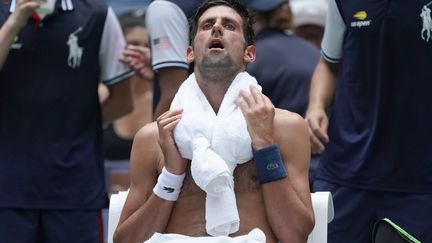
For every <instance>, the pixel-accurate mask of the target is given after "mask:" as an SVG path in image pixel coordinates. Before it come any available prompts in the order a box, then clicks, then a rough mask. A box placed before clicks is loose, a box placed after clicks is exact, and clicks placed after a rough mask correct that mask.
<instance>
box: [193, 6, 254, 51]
mask: <svg viewBox="0 0 432 243" xmlns="http://www.w3.org/2000/svg"><path fill="white" fill-rule="evenodd" d="M216 6H227V7H230V8H232V9H234V10H235V11H236V12H237V13H238V14H239V15H240V16H241V18H242V20H243V32H244V38H245V40H246V45H253V44H254V38H255V35H254V31H253V29H252V25H253V23H254V19H253V17H252V15H251V14H250V13H249V11H248V9H247V8H246V7H245V6H244V5H243V4H242V3H241V2H240V1H239V0H207V1H204V2H203V3H202V4H201V6H200V7H199V8H198V9H197V11H196V12H195V14H194V15H193V16H192V18H191V19H190V21H189V26H190V32H189V33H190V34H189V43H190V45H193V41H194V38H195V35H196V33H197V31H198V20H199V18H200V17H201V16H202V15H203V13H204V12H205V11H207V10H208V9H209V8H212V7H216Z"/></svg>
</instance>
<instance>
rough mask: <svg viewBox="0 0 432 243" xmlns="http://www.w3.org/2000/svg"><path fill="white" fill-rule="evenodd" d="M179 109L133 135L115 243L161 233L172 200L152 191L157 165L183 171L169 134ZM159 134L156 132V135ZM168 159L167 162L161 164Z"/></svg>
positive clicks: (184, 164)
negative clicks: (128, 179)
mask: <svg viewBox="0 0 432 243" xmlns="http://www.w3.org/2000/svg"><path fill="white" fill-rule="evenodd" d="M180 118H181V111H170V112H166V113H164V114H163V115H162V116H161V117H159V118H158V120H157V125H156V123H151V124H148V125H146V126H144V127H143V128H142V129H141V130H140V131H139V132H138V133H137V135H136V136H135V139H134V142H133V146H132V152H131V170H130V171H131V186H130V189H129V193H128V197H127V199H126V202H125V205H124V207H123V210H122V213H121V216H120V220H119V224H118V226H117V229H116V231H115V233H114V241H115V242H143V241H145V240H147V239H149V238H150V237H151V236H152V235H153V234H154V233H155V232H164V231H165V228H166V226H167V224H168V220H169V217H170V215H171V211H172V209H173V206H174V204H175V201H168V200H165V199H162V198H160V197H159V196H157V195H156V194H155V193H154V192H153V188H154V187H155V184H156V181H157V179H158V175H159V171H160V168H161V167H162V166H163V165H164V164H165V168H166V170H167V171H169V172H170V173H172V174H176V175H180V174H182V173H184V171H185V168H186V164H187V161H186V160H184V159H182V158H181V156H180V154H179V153H178V150H177V148H176V147H175V143H174V140H173V137H172V130H173V129H174V127H175V126H176V125H177V123H178V121H179V120H180ZM158 134H159V135H158ZM164 161H167V163H164Z"/></svg>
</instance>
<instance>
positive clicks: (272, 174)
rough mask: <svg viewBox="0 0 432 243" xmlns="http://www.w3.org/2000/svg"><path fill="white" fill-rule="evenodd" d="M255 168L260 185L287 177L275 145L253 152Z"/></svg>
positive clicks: (277, 147)
mask: <svg viewBox="0 0 432 243" xmlns="http://www.w3.org/2000/svg"><path fill="white" fill-rule="evenodd" d="M254 160H255V167H256V171H257V176H258V180H259V182H260V183H261V184H264V183H268V182H272V181H277V180H280V179H283V178H285V177H287V176H288V173H287V171H286V169H285V165H284V163H283V161H282V157H281V155H280V152H279V146H277V145H276V144H273V145H270V146H268V147H265V148H262V149H258V150H255V151H254Z"/></svg>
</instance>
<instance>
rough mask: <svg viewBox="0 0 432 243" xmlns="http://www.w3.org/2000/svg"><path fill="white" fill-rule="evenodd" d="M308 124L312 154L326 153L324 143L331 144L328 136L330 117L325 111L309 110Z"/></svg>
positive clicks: (307, 114)
mask: <svg viewBox="0 0 432 243" xmlns="http://www.w3.org/2000/svg"><path fill="white" fill-rule="evenodd" d="M306 122H307V123H308V125H309V136H310V141H311V152H312V154H321V153H322V152H324V149H325V146H324V143H328V142H329V137H328V134H327V128H328V116H327V114H326V112H325V111H324V110H323V109H308V111H307V112H306Z"/></svg>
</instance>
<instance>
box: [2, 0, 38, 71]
mask: <svg viewBox="0 0 432 243" xmlns="http://www.w3.org/2000/svg"><path fill="white" fill-rule="evenodd" d="M37 7H39V3H38V2H35V1H31V0H18V1H17V5H16V8H15V11H14V12H13V13H12V14H11V15H10V16H9V18H8V19H7V20H6V22H5V23H4V24H3V26H2V27H1V28H0V69H1V68H2V67H3V64H4V61H5V60H6V57H7V56H8V54H9V50H10V47H11V45H12V43H13V42H14V39H15V37H16V36H17V35H18V32H19V31H20V30H21V28H22V27H24V25H25V24H26V23H27V20H28V18H29V16H30V14H31V13H32V12H33V11H34V10H35V9H36V8H37Z"/></svg>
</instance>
